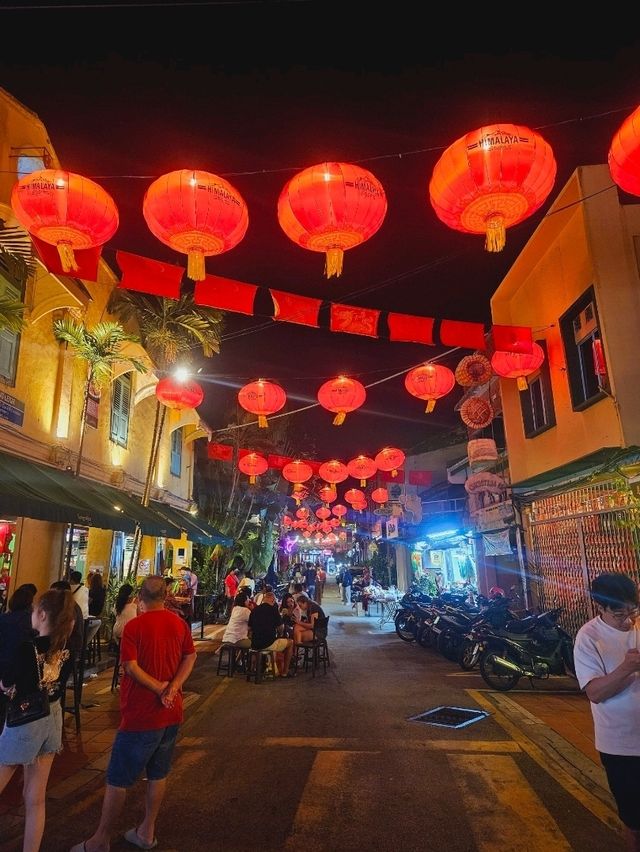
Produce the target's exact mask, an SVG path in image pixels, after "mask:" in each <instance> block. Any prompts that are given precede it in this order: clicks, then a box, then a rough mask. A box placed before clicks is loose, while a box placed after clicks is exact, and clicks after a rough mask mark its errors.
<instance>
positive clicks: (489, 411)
mask: <svg viewBox="0 0 640 852" xmlns="http://www.w3.org/2000/svg"><path fill="white" fill-rule="evenodd" d="M460 417H461V418H462V422H463V423H464V424H465V425H466V426H468V427H469V429H484V428H485V426H488V425H489V423H491V421H492V420H493V408H492V407H491V404H490V403H489V402H487V400H486V399H483V398H482V397H480V396H471V397H469V399H465V401H464V402H463V403H462V405H461V406H460Z"/></svg>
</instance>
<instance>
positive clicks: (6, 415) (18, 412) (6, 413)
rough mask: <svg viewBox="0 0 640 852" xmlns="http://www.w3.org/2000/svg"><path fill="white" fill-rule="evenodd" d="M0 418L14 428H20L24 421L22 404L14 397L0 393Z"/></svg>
mask: <svg viewBox="0 0 640 852" xmlns="http://www.w3.org/2000/svg"><path fill="white" fill-rule="evenodd" d="M0 418H2V419H3V420H8V421H9V423H13V424H15V425H16V426H22V423H23V420H24V402H20V400H19V399H16V398H15V396H11V395H10V394H8V393H5V392H4V391H0Z"/></svg>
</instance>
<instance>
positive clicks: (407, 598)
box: [393, 589, 432, 642]
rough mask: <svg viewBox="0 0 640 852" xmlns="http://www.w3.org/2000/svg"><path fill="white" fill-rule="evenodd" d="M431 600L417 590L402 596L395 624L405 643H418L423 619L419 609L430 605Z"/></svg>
mask: <svg viewBox="0 0 640 852" xmlns="http://www.w3.org/2000/svg"><path fill="white" fill-rule="evenodd" d="M431 600H432V598H431V597H429V595H425V594H424V593H423V592H420V591H418V590H416V589H410V590H409V591H408V592H406V594H404V595H403V596H402V598H401V599H400V601H399V603H398V611H397V612H396V614H395V617H394V619H393V622H394V625H395V629H396V633H397V634H398V636H399V637H400V639H402V641H403V642H415V641H416V639H417V637H418V629H419V626H420V623H421V618H422V614H421V612H420V611H419V607H420V606H421V605H424V604H428V603H430V602H431Z"/></svg>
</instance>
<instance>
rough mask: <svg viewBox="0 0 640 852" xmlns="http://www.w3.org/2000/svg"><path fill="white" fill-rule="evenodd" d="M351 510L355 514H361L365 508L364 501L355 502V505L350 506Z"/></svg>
mask: <svg viewBox="0 0 640 852" xmlns="http://www.w3.org/2000/svg"><path fill="white" fill-rule="evenodd" d="M351 508H352V509H354V510H355V511H356V512H363V511H364V510H365V509H366V508H367V501H366V500H356V501H355V503H352V504H351Z"/></svg>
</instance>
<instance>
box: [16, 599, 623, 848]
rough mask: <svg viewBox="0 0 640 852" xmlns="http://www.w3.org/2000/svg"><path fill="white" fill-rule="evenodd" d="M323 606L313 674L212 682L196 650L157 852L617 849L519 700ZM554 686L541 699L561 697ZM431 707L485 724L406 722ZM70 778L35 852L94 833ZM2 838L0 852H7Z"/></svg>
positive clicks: (97, 797) (578, 768)
mask: <svg viewBox="0 0 640 852" xmlns="http://www.w3.org/2000/svg"><path fill="white" fill-rule="evenodd" d="M325 609H326V610H327V614H329V615H330V616H331V621H330V632H329V646H330V649H331V666H330V668H329V670H328V672H327V674H326V675H323V674H322V673H320V674H319V675H318V676H316V677H315V678H312V677H311V675H310V674H301V675H298V676H297V677H296V678H293V679H280V680H278V681H277V682H273V681H265V682H263V683H261V684H254V683H248V682H247V681H246V679H245V678H244V677H243V676H242V675H239V674H238V675H236V676H235V677H234V678H233V679H230V678H226V677H221V676H216V673H215V668H216V665H217V656H216V655H215V654H214V649H215V647H216V646H217V643H216V642H215V641H208V642H207V641H205V642H201V643H199V644H198V651H199V655H198V661H197V664H196V669H195V671H194V673H193V675H192V677H191V678H190V680H189V681H188V683H187V690H188V696H187V699H188V700H187V704H188V707H187V710H186V719H185V723H184V725H183V727H182V732H181V733H182V736H181V739H180V742H179V746H178V748H177V752H176V758H175V762H174V767H173V771H172V774H171V776H170V783H169V787H168V793H167V797H166V799H165V803H164V806H163V812H162V814H161V816H160V819H159V822H158V846H157V849H158V850H179V852H192V850H193V852H196V850H203V849H204V850H216V852H256V850H260V852H271V850H274V851H275V850H287V851H288V850H291V852H293V850H295V852H350V850H358V852H362V850H364V849H375V850H382V852H386V850H403V852H413V850H416V852H417V850H445V849H446V850H449V852H463V851H464V852H467V850H468V852H473V850H482V852H489V850H490V851H491V852H511V850H525V849H526V850H530V851H531V852H537V850H540V852H542V850H544V851H545V852H549V850H551V852H556V850H558V851H559V852H560V851H561V850H574V849H575V850H580V852H590V850H593V852H596V850H597V852H600V850H602V849H607V852H617V850H623V848H624V844H623V842H622V838H621V835H620V831H619V824H618V822H617V817H616V816H615V813H614V811H613V809H612V803H611V799H610V797H609V795H608V793H607V791H606V785H605V784H604V782H603V776H602V772H601V770H600V768H599V767H598V766H597V764H596V763H594V762H593V761H591V760H589V759H588V758H587V757H585V756H584V754H582V753H581V752H579V751H578V750H577V749H575V748H574V747H573V746H572V745H571V744H570V743H568V742H566V741H565V740H563V739H562V738H561V737H559V736H558V735H557V734H555V733H554V732H553V731H551V730H550V729H549V728H548V727H546V726H545V725H543V724H541V723H540V722H539V720H537V719H536V718H535V716H533V715H531V714H530V713H528V712H527V711H525V710H522V708H521V707H520V706H519V705H518V704H517V701H516V700H514V699H516V698H517V695H516V696H511V694H508V695H507V696H505V695H499V694H497V693H494V692H490V691H488V690H486V689H485V685H484V682H483V681H482V679H481V678H480V676H479V674H478V673H476V672H471V673H464V672H462V671H461V670H460V669H459V668H458V667H457V665H456V664H454V663H451V662H449V661H447V660H444V659H443V658H441V657H440V656H438V655H437V654H436V653H435V652H434V651H431V650H428V649H427V650H425V649H422V648H420V647H418V646H416V645H415V644H414V645H408V644H406V643H404V642H402V641H401V640H400V639H399V638H398V637H397V636H396V634H395V632H394V631H393V626H392V625H390V624H388V625H383V626H382V627H381V626H380V625H379V621H378V619H377V618H374V617H371V618H364V617H361V616H360V617H356V615H355V613H354V612H353V611H352V610H351V609H350V608H347V607H344V606H342V604H340V603H339V602H338V600H337V596H336V594H335V589H333V588H332V589H331V590H330V592H329V597H327V598H326V599H325ZM219 630H220V628H218V631H216V630H214V631H213V634H212V635H215V634H216V632H219ZM108 680H109V681H110V676H109V678H108ZM564 681H565V679H559V680H558V681H548V682H546V683H545V684H544V685H543V691H545V692H546V693H547V694H548V695H552V694H554V693H558V694H559V695H561V694H562V692H563V691H566V690H569V691H572V690H573V691H575V689H576V688H575V684H574V683H573V682H564ZM524 689H525V690H527V691H529V688H528V686H527V685H526V684H525V685H524ZM102 692H108V690H106V689H103V690H102ZM443 705H444V706H452V707H458V708H469V709H478V710H486V711H488V715H487V716H485V717H483V718H482V719H481V720H480V721H477V722H475V723H473V724H471V725H468V726H467V727H464V728H455V729H452V728H446V727H437V726H433V725H428V724H425V723H423V722H420V721H414V720H412V717H414V716H416V715H419V714H421V713H424V712H426V711H428V710H431V709H433V708H436V707H440V706H443ZM87 712H88V711H87ZM110 736H111V734H107V735H106V736H105V741H110V740H109V737H110ZM105 758H106V754H105ZM96 765H97V764H96ZM103 765H104V763H103ZM94 768H95V767H94ZM78 780H83V781H85V782H86V783H82V784H80V783H77V784H76V785H75V789H73V790H72V789H71V787H73V786H74V785H73V784H71V785H70V788H69V789H70V792H69V793H68V795H66V796H65V795H62V794H60V793H58V794H57V795H56V798H55V799H54V800H53V801H49V803H48V813H47V826H46V830H45V841H44V843H43V846H42V850H43V852H67V850H69V849H70V847H71V846H72V845H73V844H74V843H77V842H78V841H80V840H82V839H83V838H85V837H87V836H89V835H90V834H91V831H92V829H93V827H94V826H95V824H96V822H97V819H98V816H99V811H100V804H101V798H102V790H103V783H104V781H103V774H102V772H101V771H100V772H94V774H93V775H92V776H90V777H88V778H87V779H84V778H83V779H78ZM143 795H144V784H143V783H142V782H141V783H140V784H139V785H138V786H137V787H136V788H135V789H134V790H133V791H132V792H131V793H130V794H129V798H128V800H127V811H126V814H125V815H124V816H123V819H122V824H121V825H120V826H119V829H120V833H119V834H118V835H117V836H116V837H114V840H113V843H112V847H111V848H112V850H123V849H132V848H134V847H132V846H130V845H129V844H127V843H126V842H125V841H124V840H123V839H122V833H123V832H124V831H126V830H127V829H128V828H130V827H131V826H132V825H134V824H138V823H137V822H136V820H138V819H139V814H140V812H141V803H142V797H143ZM14 816H15V815H14ZM0 822H5V826H6V825H7V822H6V821H5V818H4V817H3V816H0ZM12 822H13V821H12ZM3 833H4V831H3V829H2V828H1V827H0V850H1V852H13V850H18V849H20V848H21V846H20V844H19V843H17V842H16V841H15V840H11V839H10V837H9V835H8V834H5V839H4V842H2V834H3ZM9 833H10V832H9Z"/></svg>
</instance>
